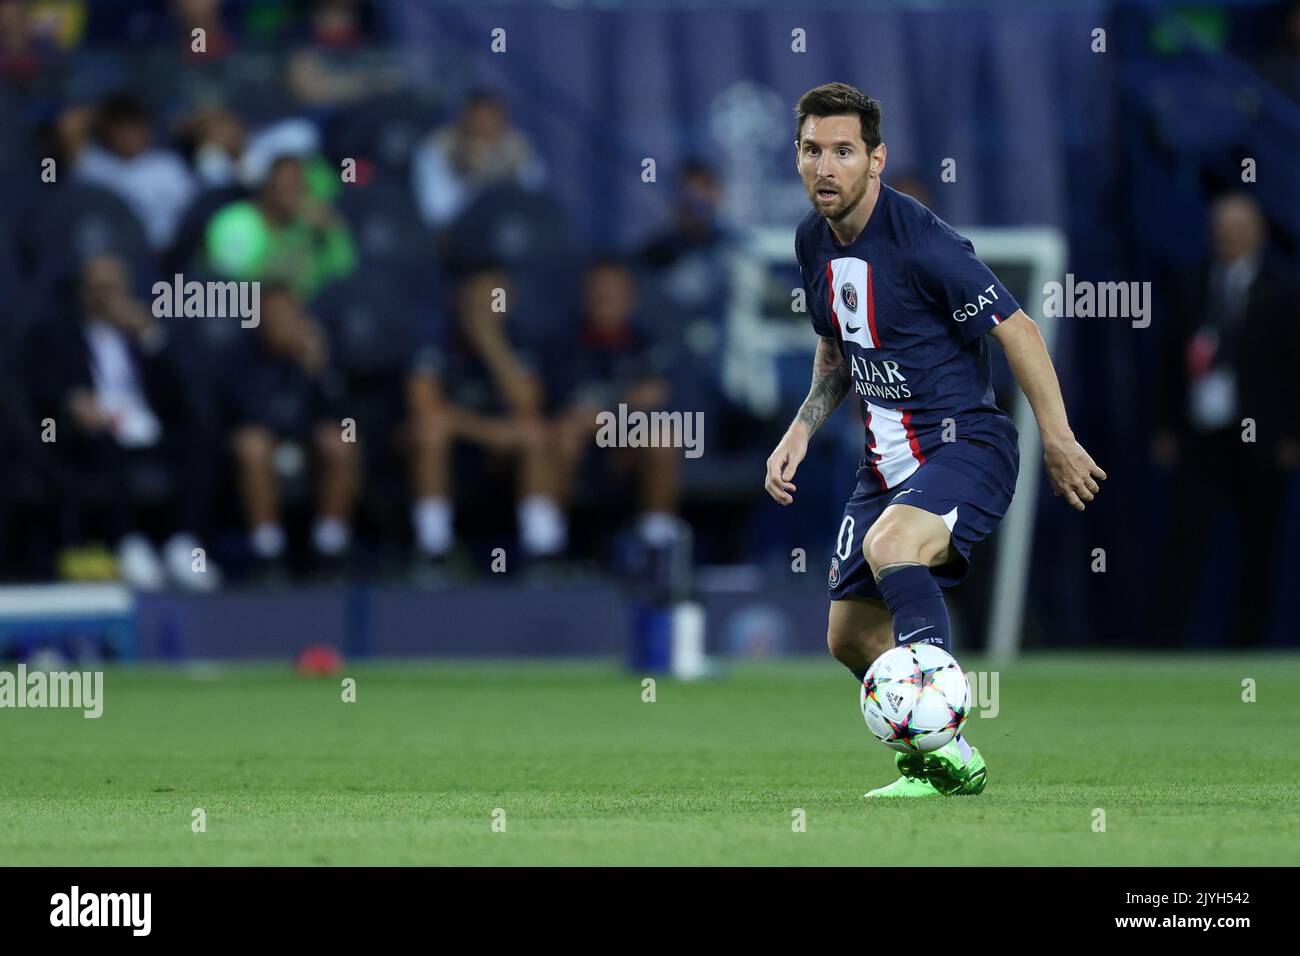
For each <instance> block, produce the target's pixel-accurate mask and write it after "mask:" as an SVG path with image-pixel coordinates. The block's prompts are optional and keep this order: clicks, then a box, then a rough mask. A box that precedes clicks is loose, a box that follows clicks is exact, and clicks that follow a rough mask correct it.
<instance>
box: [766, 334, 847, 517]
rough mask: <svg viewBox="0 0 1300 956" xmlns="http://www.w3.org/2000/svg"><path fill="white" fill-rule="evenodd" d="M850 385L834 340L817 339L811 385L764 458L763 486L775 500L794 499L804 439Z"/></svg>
mask: <svg viewBox="0 0 1300 956" xmlns="http://www.w3.org/2000/svg"><path fill="white" fill-rule="evenodd" d="M851 384H852V380H851V378H850V376H849V369H848V366H847V365H845V364H844V356H843V355H842V354H840V347H839V344H838V343H837V342H836V341H835V340H834V339H829V338H824V337H821V338H818V339H817V354H816V355H815V356H814V357H813V379H812V388H810V389H809V390H808V397H807V398H805V399H804V400H803V404H802V405H800V406H799V413H798V414H797V415H795V417H794V421H793V422H791V423H790V427H789V428H787V429H786V432H785V437H783V438H782V439H781V442H780V444H778V445H777V446H776V450H775V451H773V452H772V454H771V456H770V457H769V458H768V459H767V480H766V481H764V483H763V487H764V488H766V489H767V493H768V494H769V495H771V496H772V497H773V499H775V500H776V501H777V503H779V504H783V505H788V504H790V503H791V502H793V501H794V496H793V495H792V494H791V493H792V492H793V491H794V490H795V486H794V484H793V483H792V482H791V479H792V478H794V473H795V470H796V469H797V468H798V467H799V463H800V462H802V461H803V459H804V455H806V454H808V439H809V438H811V437H812V433H813V432H815V431H816V430H817V429H818V428H820V427H821V424H822V423H823V422H824V421H826V419H828V418H830V417H831V413H832V412H834V411H835V409H837V408H839V406H840V402H842V401H844V396H845V395H847V394H848V393H849V388H850V387H851Z"/></svg>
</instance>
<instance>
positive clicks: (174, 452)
mask: <svg viewBox="0 0 1300 956" xmlns="http://www.w3.org/2000/svg"><path fill="white" fill-rule="evenodd" d="M78 311H79V314H78V316H77V318H76V320H75V321H68V322H57V323H55V324H54V325H52V326H50V327H48V328H43V329H38V331H37V341H36V343H35V344H36V354H35V355H34V356H33V369H32V371H33V375H32V380H33V382H34V383H35V385H34V387H35V390H36V391H37V393H38V396H37V397H38V402H39V404H40V405H41V406H42V407H43V408H44V410H45V414H48V415H49V417H51V418H53V419H54V420H55V422H56V424H57V428H58V431H57V433H56V440H55V441H54V442H52V443H51V444H50V448H51V452H52V454H53V455H55V456H56V459H57V460H58V461H59V462H60V463H61V464H63V465H64V466H66V467H67V468H68V469H69V470H70V471H71V472H72V474H73V475H74V479H75V480H76V481H78V482H79V483H80V485H81V487H82V488H83V489H84V490H85V492H86V498H85V500H84V501H80V502H75V503H70V504H73V505H74V506H76V507H79V508H83V510H84V506H88V505H93V513H91V514H84V513H82V514H78V515H76V516H75V518H74V521H75V523H76V524H78V525H81V524H87V523H93V522H94V521H95V520H96V519H100V520H101V523H102V524H104V526H105V527H104V529H103V530H104V532H105V533H106V535H107V537H108V538H109V539H110V540H112V541H113V542H114V543H115V544H116V545H117V554H118V569H119V573H120V574H121V576H122V577H123V579H124V580H125V581H126V582H127V583H128V584H131V585H132V586H134V587H138V588H141V589H148V590H153V589H157V588H160V587H162V586H163V584H164V583H165V579H166V577H167V576H170V577H171V578H172V580H173V581H174V582H175V583H176V584H178V585H180V586H182V587H186V588H191V589H194V590H210V589H212V588H213V587H216V586H217V584H218V579H219V572H218V571H217V570H216V568H215V566H213V565H212V564H211V562H209V561H207V559H206V555H205V556H204V560H203V561H202V562H198V563H196V561H195V555H194V549H195V548H197V547H199V546H200V545H199V540H198V537H197V536H198V535H200V534H201V533H202V531H203V530H204V528H205V527H206V523H207V519H208V508H209V504H210V498H211V474H212V462H213V455H212V453H211V447H210V444H209V435H210V433H211V425H212V422H211V415H210V407H209V405H208V403H207V402H206V401H205V396H204V395H203V394H202V390H201V387H200V386H198V385H196V384H195V382H193V381H192V380H191V379H190V378H189V377H188V376H187V374H186V373H185V371H184V369H183V365H182V363H181V360H180V356H179V354H178V352H177V346H176V344H175V340H174V338H173V337H172V336H170V335H169V333H168V330H167V328H166V327H164V325H163V324H162V323H160V322H159V321H158V320H157V319H155V318H154V316H153V315H152V314H151V313H150V311H149V310H148V309H147V308H146V307H145V306H144V305H143V304H142V303H141V302H140V301H138V300H137V299H136V298H134V297H133V296H132V294H131V290H130V282H129V279H128V275H127V267H126V265H125V263H123V262H122V260H120V259H118V258H116V257H113V256H108V255H102V256H97V257H94V258H91V259H89V260H87V261H86V262H85V263H84V264H83V266H82V269H81V273H80V279H79V294H78ZM157 501H165V504H164V507H163V510H165V511H166V512H167V516H166V517H165V518H164V519H163V522H162V525H163V527H162V534H163V535H164V536H165V537H166V544H165V546H164V549H163V560H162V562H160V561H159V558H158V555H157V553H156V552H155V551H154V549H153V544H152V542H151V541H150V539H149V535H148V534H147V533H146V532H145V528H144V525H145V524H146V522H145V520H144V519H145V516H144V512H145V511H146V510H147V509H148V507H149V506H150V505H151V504H154V503H156V502H157ZM78 537H86V535H83V534H79V535H78Z"/></svg>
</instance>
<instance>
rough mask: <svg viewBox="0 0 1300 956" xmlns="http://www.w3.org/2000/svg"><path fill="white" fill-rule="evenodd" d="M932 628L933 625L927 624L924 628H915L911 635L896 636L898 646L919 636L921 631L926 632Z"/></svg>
mask: <svg viewBox="0 0 1300 956" xmlns="http://www.w3.org/2000/svg"><path fill="white" fill-rule="evenodd" d="M933 627H934V625H933V624H927V625H926V626H925V627H918V628H917V629H916V630H915V631H913V632H912V633H911V634H900V635H898V643H900V644H902V643H905V642H906V641H908V640H909V639H911V638H913V637H916V635H918V634H920V633H921V632H922V631H928V630H930V629H931V628H933Z"/></svg>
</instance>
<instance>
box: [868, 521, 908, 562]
mask: <svg viewBox="0 0 1300 956" xmlns="http://www.w3.org/2000/svg"><path fill="white" fill-rule="evenodd" d="M862 556H863V557H864V558H866V560H867V564H869V565H870V566H871V569H872V570H873V571H878V570H880V569H881V568H883V567H885V566H886V565H890V564H906V563H918V562H919V561H920V551H919V549H918V548H917V544H916V541H915V539H914V538H913V537H912V536H911V535H909V534H907V533H906V532H905V531H904V530H903V529H901V528H899V527H898V526H897V525H895V524H893V523H892V522H877V524H876V526H874V527H872V529H871V530H870V531H868V532H867V535H866V537H865V538H864V539H863V540H862Z"/></svg>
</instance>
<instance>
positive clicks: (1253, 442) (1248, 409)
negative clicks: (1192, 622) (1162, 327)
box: [1151, 194, 1300, 647]
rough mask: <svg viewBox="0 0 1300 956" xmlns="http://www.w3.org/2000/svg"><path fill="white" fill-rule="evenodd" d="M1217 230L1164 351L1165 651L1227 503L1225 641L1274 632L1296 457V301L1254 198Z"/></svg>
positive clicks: (1231, 207) (1160, 419) (1159, 458)
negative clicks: (1232, 553)
mask: <svg viewBox="0 0 1300 956" xmlns="http://www.w3.org/2000/svg"><path fill="white" fill-rule="evenodd" d="M1210 226H1211V245H1212V258H1211V260H1210V262H1209V263H1208V264H1206V265H1205V266H1203V267H1201V268H1200V269H1198V270H1197V271H1196V272H1195V273H1194V274H1193V275H1191V276H1190V277H1188V278H1187V279H1186V280H1185V281H1184V282H1183V283H1182V284H1181V285H1180V286H1179V287H1178V288H1177V289H1175V295H1174V296H1173V298H1172V301H1171V306H1172V307H1171V309H1170V314H1169V318H1168V325H1167V327H1166V332H1165V336H1164V339H1163V342H1162V352H1161V372H1162V376H1161V378H1162V380H1161V383H1160V388H1159V389H1158V391H1157V395H1158V402H1159V405H1158V407H1157V410H1156V411H1157V431H1156V434H1155V437H1154V440H1153V443H1152V454H1153V457H1154V458H1155V460H1156V462H1157V464H1159V465H1161V466H1163V467H1165V468H1173V469H1176V471H1175V473H1174V476H1173V498H1172V501H1171V502H1170V523H1171V528H1170V531H1169V533H1168V535H1167V536H1166V542H1165V544H1166V551H1165V560H1164V561H1163V562H1162V563H1161V567H1162V568H1163V572H1162V574H1163V580H1162V582H1161V587H1160V594H1159V598H1160V599H1159V600H1158V601H1157V602H1156V603H1155V604H1154V605H1153V615H1154V620H1153V622H1152V629H1151V631H1152V634H1153V635H1154V636H1155V637H1156V638H1157V639H1158V640H1160V642H1161V643H1164V644H1167V645H1172V644H1175V643H1177V642H1178V641H1179V640H1180V638H1181V637H1182V636H1183V626H1184V624H1185V620H1184V615H1185V613H1186V610H1187V608H1188V607H1189V606H1190V605H1191V604H1192V602H1193V600H1194V596H1195V592H1196V588H1197V586H1198V584H1199V582H1200V580H1201V569H1202V567H1203V558H1204V556H1205V549H1206V545H1207V543H1208V542H1209V538H1210V535H1212V534H1213V533H1214V531H1215V530H1216V526H1217V523H1218V519H1219V518H1220V516H1221V509H1220V506H1223V505H1226V506H1229V507H1231V508H1232V509H1233V510H1234V511H1235V514H1236V518H1237V530H1238V535H1239V538H1238V540H1239V545H1240V560H1239V569H1240V571H1239V574H1240V577H1239V583H1238V587H1237V603H1236V608H1237V611H1236V614H1235V616H1234V624H1233V628H1232V633H1231V635H1230V641H1231V643H1232V645H1233V646H1237V647H1245V646H1251V645H1258V644H1260V643H1262V642H1263V641H1264V640H1265V638H1266V636H1267V634H1268V620H1269V607H1270V601H1271V597H1272V587H1271V585H1272V579H1273V564H1274V561H1275V559H1276V553H1275V552H1276V551H1277V545H1278V541H1277V530H1278V523H1279V518H1280V511H1281V507H1282V496H1283V491H1284V489H1285V485H1286V477H1287V474H1288V473H1289V472H1292V471H1293V470H1294V469H1295V467H1296V463H1297V461H1298V460H1300V442H1298V441H1297V438H1298V437H1300V428H1298V427H1297V420H1298V416H1300V408H1298V407H1297V406H1300V319H1297V316H1296V306H1297V295H1298V294H1300V293H1298V291H1297V288H1296V284H1295V283H1294V282H1293V281H1292V280H1291V279H1290V277H1288V276H1287V274H1286V273H1285V272H1283V271H1282V270H1281V269H1279V268H1278V267H1276V266H1274V265H1273V264H1272V263H1270V262H1268V261H1267V259H1266V247H1267V245H1268V228H1267V225H1266V224H1265V221H1264V216H1263V214H1262V213H1261V211H1260V209H1259V206H1258V205H1257V204H1256V203H1255V201H1254V200H1253V199H1251V198H1248V197H1247V196H1244V195H1241V194H1230V195H1227V196H1223V197H1221V198H1220V199H1219V200H1218V201H1216V202H1215V203H1214V206H1213V208H1212V210H1211V215H1210ZM1251 422H1253V426H1252V425H1251ZM1214 561H1215V567H1216V573H1215V580H1216V582H1218V583H1221V584H1223V585H1224V586H1227V587H1231V586H1232V584H1231V582H1228V581H1223V580H1222V578H1223V574H1224V573H1225V572H1226V571H1227V569H1228V567H1231V563H1229V564H1228V565H1227V566H1225V567H1222V568H1221V567H1220V566H1221V565H1222V564H1223V554H1222V549H1220V548H1216V549H1215V557H1214Z"/></svg>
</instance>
